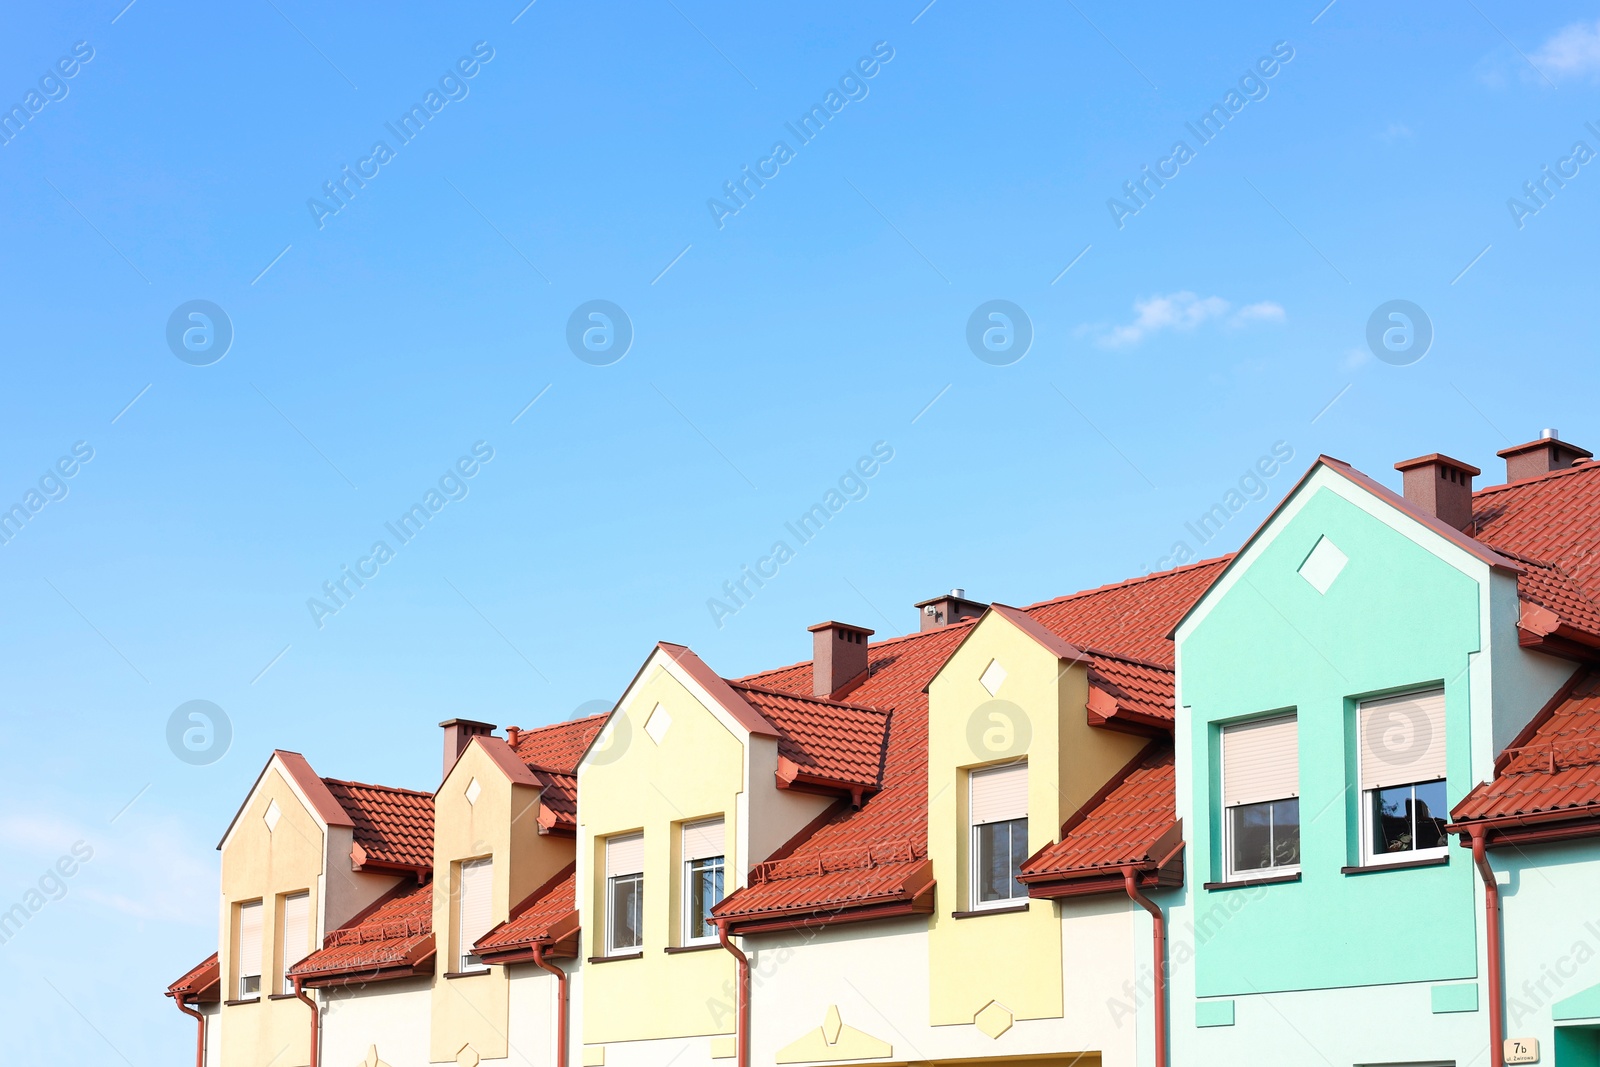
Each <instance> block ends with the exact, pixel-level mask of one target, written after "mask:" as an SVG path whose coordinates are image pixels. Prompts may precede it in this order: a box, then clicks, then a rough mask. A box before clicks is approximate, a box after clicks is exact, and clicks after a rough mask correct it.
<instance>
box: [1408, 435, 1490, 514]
mask: <svg viewBox="0 0 1600 1067" xmlns="http://www.w3.org/2000/svg"><path fill="white" fill-rule="evenodd" d="M1394 469H1395V470H1397V471H1399V472H1400V473H1401V475H1402V476H1403V477H1404V484H1405V497H1406V499H1407V500H1409V501H1411V503H1413V504H1415V505H1416V506H1417V507H1419V508H1421V509H1422V510H1423V511H1426V512H1427V513H1428V514H1429V515H1432V516H1434V517H1436V518H1438V519H1439V520H1441V521H1442V522H1446V523H1449V524H1450V525H1451V526H1454V527H1455V528H1456V529H1458V530H1465V529H1466V528H1467V527H1468V526H1471V525H1472V479H1473V478H1474V477H1476V476H1477V475H1480V474H1482V473H1483V472H1482V471H1480V470H1479V469H1478V468H1477V467H1474V466H1473V465H1472V464H1470V463H1463V462H1461V461H1460V460H1459V459H1451V458H1450V457H1449V456H1443V455H1440V454H1439V453H1437V452H1434V453H1431V454H1429V455H1426V456H1418V457H1417V458H1416V459H1408V460H1404V461H1402V462H1400V463H1396V464H1395V465H1394Z"/></svg>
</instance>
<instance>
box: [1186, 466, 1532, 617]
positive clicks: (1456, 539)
mask: <svg viewBox="0 0 1600 1067" xmlns="http://www.w3.org/2000/svg"><path fill="white" fill-rule="evenodd" d="M1319 470H1326V471H1329V472H1331V473H1333V474H1337V475H1338V476H1340V477H1341V478H1343V479H1345V480H1346V481H1348V482H1350V483H1351V484H1352V485H1355V486H1357V487H1359V488H1360V489H1362V490H1363V491H1365V492H1366V493H1368V494H1370V495H1371V496H1373V497H1375V498H1377V499H1378V500H1381V501H1383V502H1384V503H1386V504H1388V505H1389V506H1390V507H1392V508H1394V509H1395V510H1396V511H1398V512H1400V513H1401V514H1403V515H1406V516H1408V517H1409V518H1411V519H1413V520H1415V521H1416V522H1417V523H1419V524H1421V525H1422V526H1424V527H1426V528H1427V529H1429V530H1431V531H1432V532H1434V533H1436V534H1438V535H1439V536H1440V537H1442V538H1444V539H1445V540H1446V541H1448V542H1450V543H1451V544H1453V545H1455V546H1456V547H1457V548H1459V549H1461V550H1462V551H1464V552H1466V553H1467V554H1468V555H1470V556H1472V557H1474V558H1475V559H1477V560H1479V561H1480V562H1482V563H1484V564H1485V565H1487V566H1489V567H1492V568H1494V569H1496V570H1501V571H1505V572H1508V573H1511V574H1518V573H1520V572H1521V571H1522V565H1521V564H1520V563H1518V562H1517V561H1516V560H1514V559H1511V558H1509V557H1507V556H1505V555H1503V554H1501V553H1500V552H1498V551H1496V550H1495V549H1494V548H1493V547H1492V546H1490V545H1488V544H1486V543H1484V542H1483V541H1480V540H1478V539H1477V538H1474V537H1471V536H1468V535H1467V534H1465V533H1462V532H1461V531H1460V530H1458V529H1456V528H1455V527H1454V526H1451V525H1450V524H1449V523H1447V522H1445V521H1443V520H1442V519H1440V518H1438V517H1437V516H1435V515H1430V514H1429V513H1428V512H1426V511H1424V510H1422V509H1421V508H1419V507H1418V506H1417V505H1415V504H1413V503H1412V502H1411V501H1409V500H1407V499H1406V498H1405V497H1403V496H1401V495H1400V494H1399V493H1397V492H1395V491H1394V490H1393V489H1390V488H1389V487H1388V486H1386V485H1382V484H1380V483H1379V482H1376V481H1374V480H1373V479H1372V478H1370V477H1368V476H1367V475H1365V474H1363V473H1361V472H1360V471H1358V470H1356V469H1355V468H1354V467H1352V466H1351V465H1350V464H1348V463H1346V462H1345V461H1344V460H1342V459H1334V458H1333V457H1332V456H1327V455H1322V456H1318V457H1317V458H1316V460H1315V461H1313V462H1312V464H1311V466H1310V467H1308V468H1306V472H1305V473H1304V474H1302V475H1301V476H1300V478H1299V480H1298V481H1296V482H1295V483H1294V485H1293V486H1292V487H1290V489H1289V491H1288V492H1287V493H1285V494H1284V495H1283V497H1282V499H1280V500H1279V501H1278V503H1277V505H1276V506H1275V507H1273V509H1272V510H1271V511H1270V512H1269V513H1268V514H1267V517H1266V518H1265V519H1263V520H1262V521H1261V525H1259V526H1257V527H1256V528H1255V530H1253V531H1252V532H1251V534H1250V536H1249V537H1247V538H1245V542H1244V544H1242V545H1240V546H1239V549H1238V551H1236V552H1234V553H1233V555H1231V556H1229V557H1227V560H1226V563H1227V566H1225V567H1224V568H1223V569H1222V570H1221V571H1220V572H1219V573H1217V574H1216V576H1215V578H1214V580H1213V582H1212V585H1220V584H1221V583H1222V580H1223V579H1224V578H1225V577H1226V576H1227V574H1228V572H1229V571H1230V570H1232V569H1233V565H1234V564H1235V563H1237V562H1238V561H1239V559H1240V558H1241V557H1243V556H1244V555H1245V553H1247V552H1249V551H1250V546H1252V545H1254V544H1255V543H1256V541H1257V540H1258V539H1259V538H1260V537H1261V535H1262V533H1264V532H1265V531H1266V529H1267V528H1268V527H1269V526H1271V525H1272V524H1273V522H1275V521H1276V520H1277V518H1278V515H1279V514H1280V513H1282V511H1283V510H1284V509H1285V508H1287V507H1288V506H1289V503H1290V502H1291V501H1292V500H1294V498H1295V496H1296V495H1297V494H1298V493H1299V492H1300V490H1301V489H1303V488H1304V487H1305V486H1306V484H1307V483H1308V482H1310V481H1311V479H1312V478H1313V477H1314V476H1315V475H1316V473H1317V472H1318V471H1319ZM1206 592H1209V589H1207V590H1202V594H1201V595H1200V596H1198V597H1196V598H1195V600H1194V602H1193V603H1192V604H1191V605H1190V606H1189V608H1188V610H1186V611H1184V612H1183V614H1182V615H1180V616H1179V617H1178V618H1177V619H1176V620H1174V622H1173V624H1172V629H1171V630H1170V631H1168V634H1167V636H1168V637H1171V636H1172V635H1173V634H1175V633H1176V632H1177V629H1178V627H1179V626H1182V625H1183V622H1184V620H1185V619H1187V618H1188V617H1189V615H1190V614H1191V613H1193V612H1194V611H1195V609H1197V608H1198V607H1199V606H1200V604H1201V602H1202V601H1203V600H1204V599H1205V596H1204V594H1205V593H1206Z"/></svg>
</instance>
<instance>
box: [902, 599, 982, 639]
mask: <svg viewBox="0 0 1600 1067" xmlns="http://www.w3.org/2000/svg"><path fill="white" fill-rule="evenodd" d="M914 607H916V609H917V614H918V616H919V626H918V629H919V630H923V631H926V630H937V629H938V628H939V627H941V626H949V625H950V624H951V623H953V622H960V621H961V620H962V619H971V618H976V617H977V616H979V615H982V614H983V613H984V611H986V610H987V609H988V607H989V605H987V604H984V603H981V602H979V601H976V600H968V599H967V591H966V590H965V589H952V590H950V592H949V593H948V594H947V595H945V596H936V597H934V598H933V599H932V600H920V601H918V602H917V603H916V604H915V605H914Z"/></svg>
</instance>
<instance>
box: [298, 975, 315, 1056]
mask: <svg viewBox="0 0 1600 1067" xmlns="http://www.w3.org/2000/svg"><path fill="white" fill-rule="evenodd" d="M303 981H304V979H302V978H301V977H300V976H299V975H295V979H294V995H295V998H296V999H297V1000H303V1001H305V1003H306V1005H307V1006H308V1007H309V1008H310V1009H311V1067H317V1064H318V1061H319V1060H321V1059H322V1013H321V1012H320V1011H318V1010H317V1002H316V1001H314V1000H312V999H311V998H310V997H308V996H306V991H305V988H304V987H303V986H302V985H301V983H302V982H303Z"/></svg>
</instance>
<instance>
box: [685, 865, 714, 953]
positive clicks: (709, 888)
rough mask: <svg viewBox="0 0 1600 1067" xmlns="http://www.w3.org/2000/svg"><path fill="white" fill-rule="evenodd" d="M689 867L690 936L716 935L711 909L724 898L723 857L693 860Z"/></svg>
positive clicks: (692, 937)
mask: <svg viewBox="0 0 1600 1067" xmlns="http://www.w3.org/2000/svg"><path fill="white" fill-rule="evenodd" d="M686 866H687V868H688V875H689V884H688V886H687V889H688V899H689V929H688V931H687V934H688V936H689V938H691V939H694V938H705V937H715V936H716V935H717V928H716V926H715V925H714V924H713V923H712V922H711V909H712V908H714V907H716V906H717V903H718V902H719V901H720V900H722V857H721V856H713V857H711V858H709V859H703V860H691V861H689V863H688V864H687V865H686Z"/></svg>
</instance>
